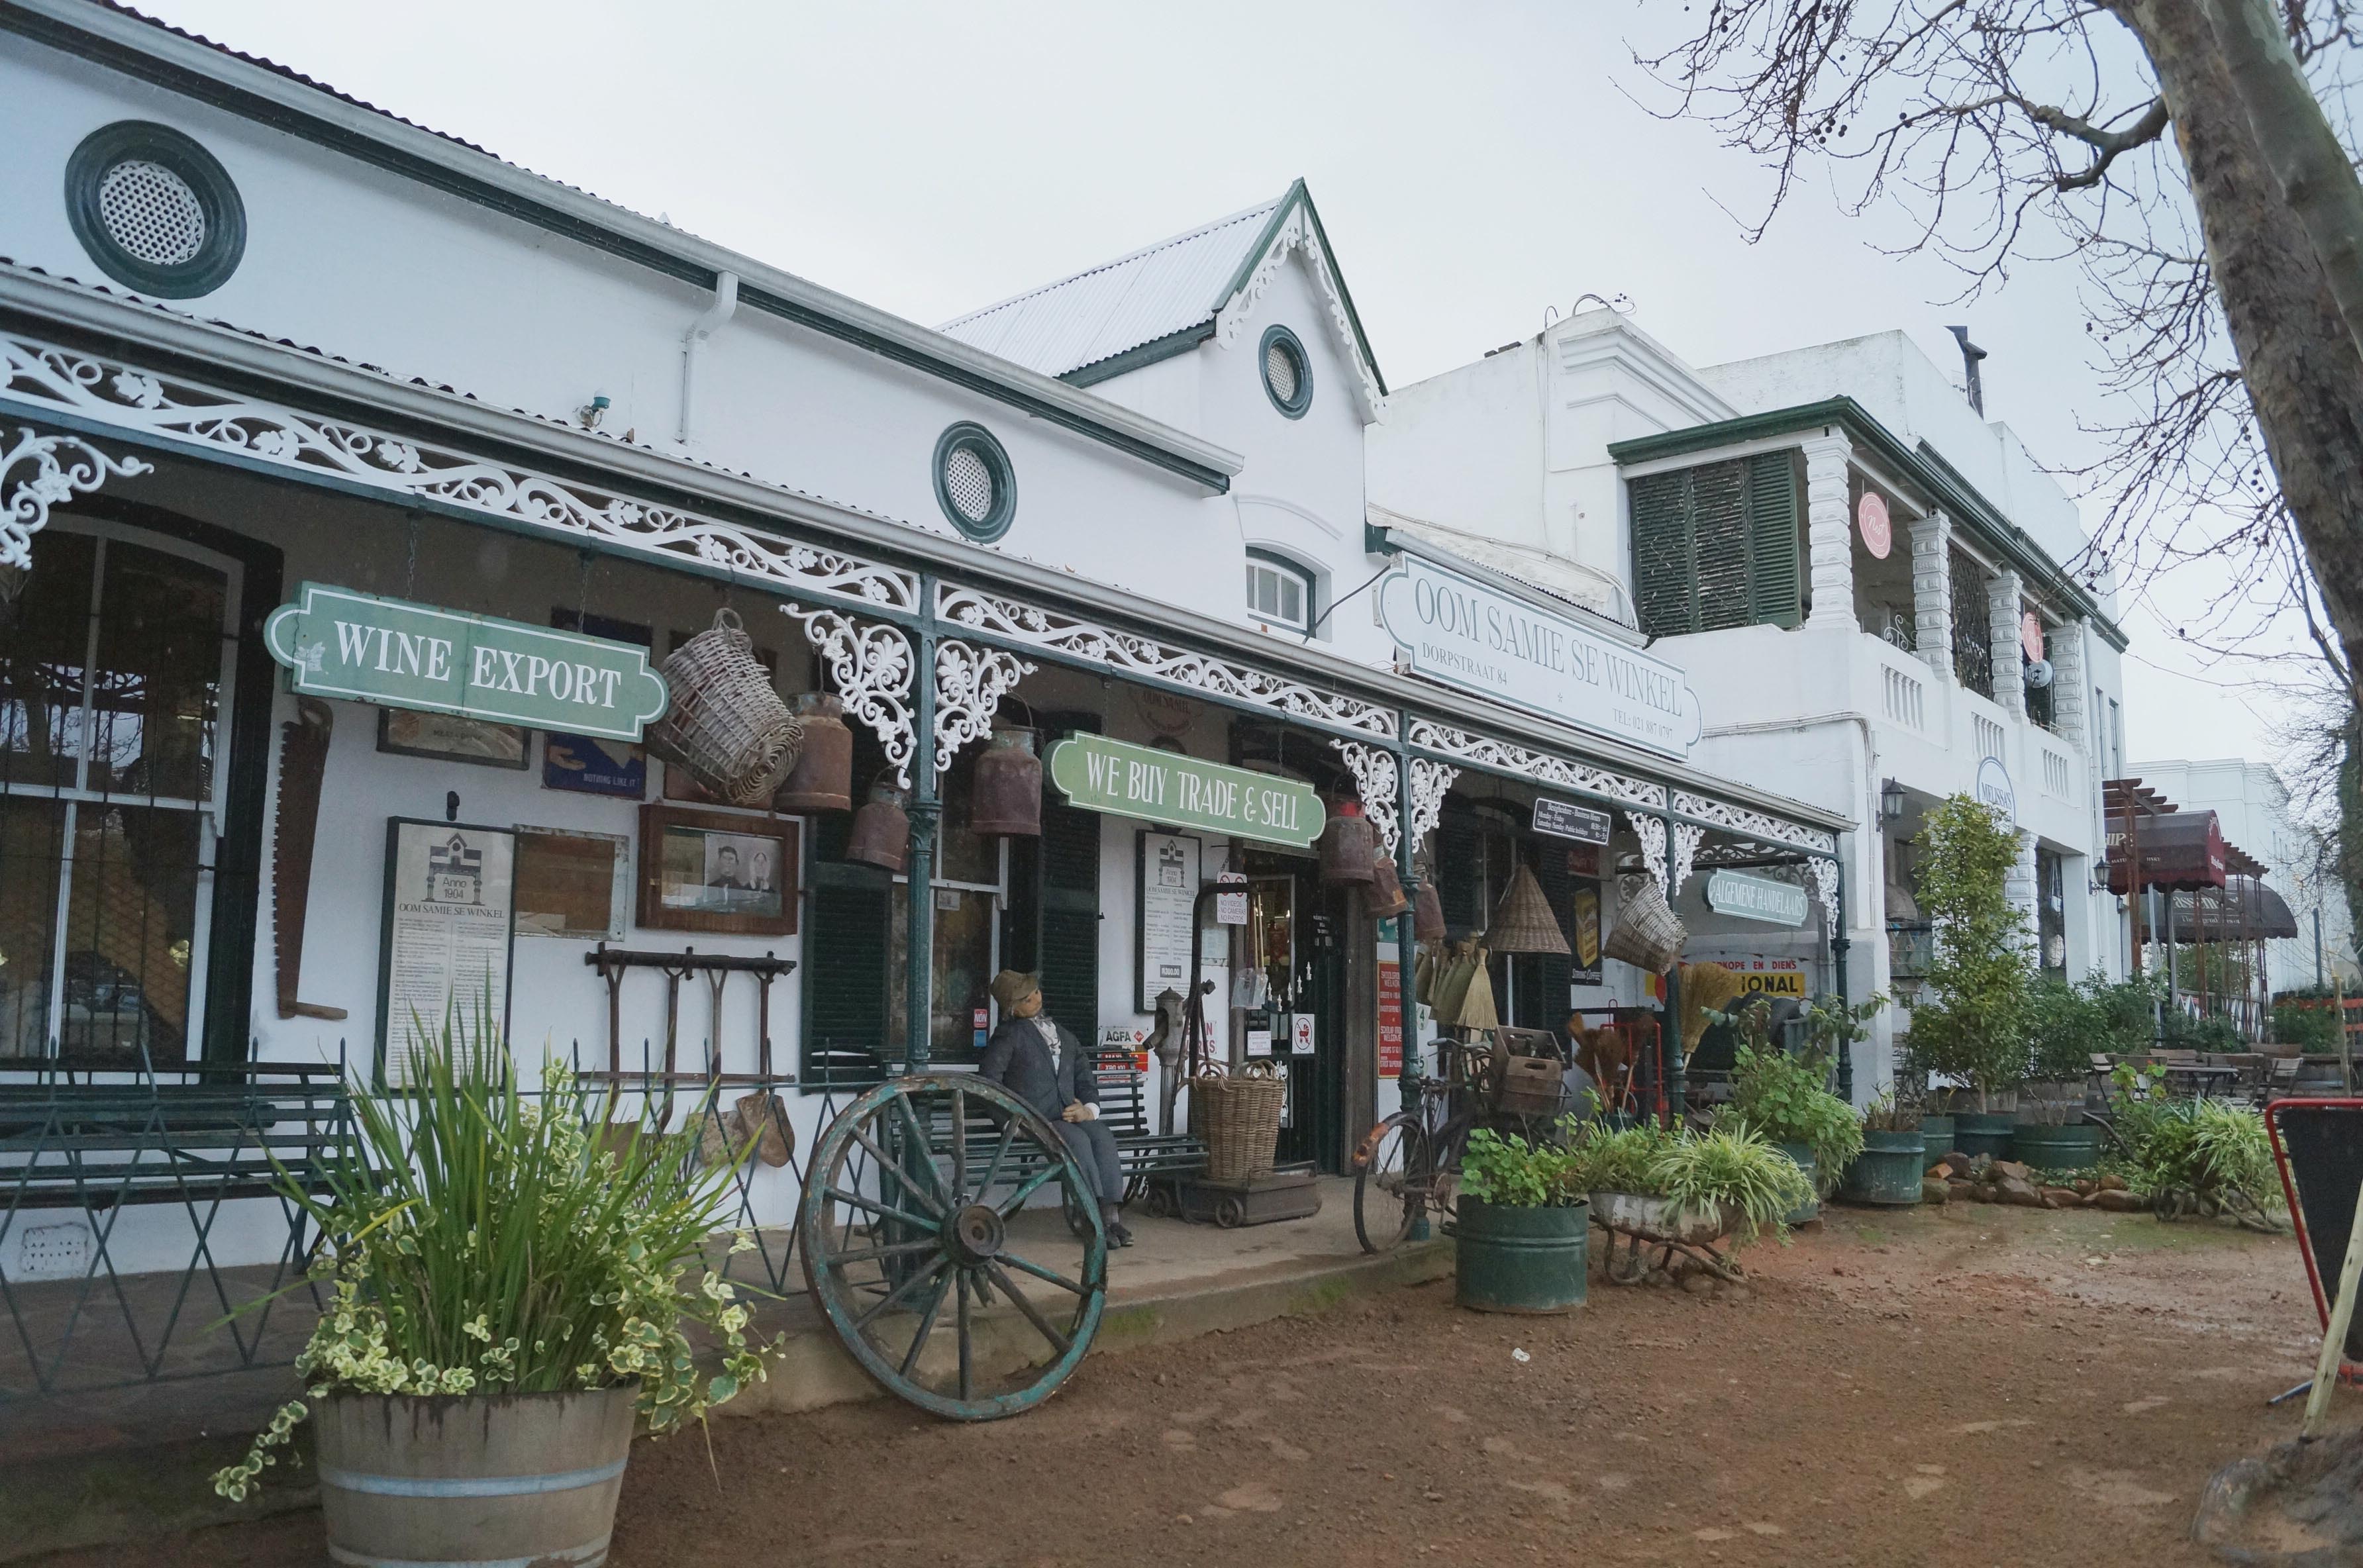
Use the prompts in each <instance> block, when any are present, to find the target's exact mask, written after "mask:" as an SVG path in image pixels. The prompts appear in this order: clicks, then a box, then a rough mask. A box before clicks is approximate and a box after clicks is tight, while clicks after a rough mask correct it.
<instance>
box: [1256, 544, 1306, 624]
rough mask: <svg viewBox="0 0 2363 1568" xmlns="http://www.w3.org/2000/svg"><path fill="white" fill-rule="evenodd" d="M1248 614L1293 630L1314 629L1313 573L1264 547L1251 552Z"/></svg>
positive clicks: (1266, 622)
mask: <svg viewBox="0 0 2363 1568" xmlns="http://www.w3.org/2000/svg"><path fill="white" fill-rule="evenodd" d="M1248 613H1249V614H1251V615H1253V616H1255V617H1256V618H1257V619H1259V620H1260V621H1262V622H1264V623H1265V624H1268V625H1273V626H1285V627H1287V628H1288V629H1289V630H1291V631H1295V632H1310V631H1312V629H1313V574H1312V573H1310V572H1308V571H1306V570H1305V569H1304V568H1303V567H1300V566H1297V565H1295V564H1294V563H1292V562H1291V561H1288V560H1285V559H1283V558H1281V557H1279V556H1275V555H1271V554H1270V553H1268V552H1266V551H1262V550H1249V551H1248Z"/></svg>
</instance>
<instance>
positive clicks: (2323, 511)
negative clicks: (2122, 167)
mask: <svg viewBox="0 0 2363 1568" xmlns="http://www.w3.org/2000/svg"><path fill="white" fill-rule="evenodd" d="M2113 8H2114V9H2115V10H2116V12H2117V14H2118V15H2119V16H2120V17H2122V18H2123V19H2124V22H2125V24H2126V26H2127V27H2129V28H2132V29H2133V31H2134V33H2135V35H2136V37H2137V38H2139V39H2140V40H2141V43H2142V47H2143V48H2144V50H2147V53H2148V55H2149V60H2150V65H2151V68H2152V69H2153V70H2154V71H2155V72H2157V73H2158V87H2159V90H2160V91H2161V92H2162V93H2163V94H2164V95H2165V97H2166V101H2167V105H2168V107H2169V109H2170V110H2171V111H2172V114H2173V121H2174V133H2175V140H2176V142H2177V144H2178V145H2179V146H2180V149H2181V152H2182V161H2183V165H2184V168H2185V169H2186V170H2187V171H2188V172H2189V174H2190V177H2191V199H2192V201H2193V203H2194V204H2195V205H2196V206H2197V208H2198V213H2199V222H2200V227H2201V230H2202V233H2203V235H2204V236H2205V238H2206V244H2207V258H2208V261H2209V264H2210V266H2211V267H2212V269H2213V273H2214V281H2215V287H2216V290H2217V292H2218V293H2219V295H2220V296H2221V298H2222V300H2223V302H2224V321H2225V323H2226V325H2227V326H2229V328H2230V330H2231V335H2232V344H2233V347H2234V348H2235V350H2237V352H2238V354H2239V357H2240V375H2241V380H2242V381H2244V382H2245V383H2246V384H2247V390H2248V401H2249V403H2251V404H2252V405H2253V406H2254V407H2255V409H2256V413H2257V424H2258V428H2259V429H2260V430H2261V431H2262V433H2263V436H2264V441H2265V450H2266V454H2267V455H2268V456H2269V458H2271V460H2272V465H2273V471H2274V473H2275V475H2276V476H2277V477H2278V478H2279V480H2280V488H2281V494H2282V496H2283V497H2284V498H2285V499H2286V500H2287V502H2288V503H2289V509H2290V513H2291V516H2292V517H2294V518H2295V519H2296V522H2297V526H2298V534H2299V536H2300V537H2301V538H2302V540H2303V541H2304V544H2305V551H2306V560H2307V564H2308V565H2309V566H2310V567H2311V568H2312V569H2313V576H2314V580H2315V582H2316V583H2317V584H2318V585H2319V586H2320V588H2321V590H2322V599H2323V604H2324V608H2326V609H2327V610H2328V611H2329V613H2330V620H2331V624H2332V626H2333V628H2334V629H2335V632H2336V634H2337V636H2338V640H2339V642H2340V644H2341V646H2342V651H2343V652H2344V653H2345V654H2346V659H2347V665H2348V668H2356V667H2357V660H2358V659H2363V351H2358V350H2357V347H2356V339H2355V337H2354V336H2353V335H2352V334H2350V333H2349V332H2348V331H2347V329H2346V319H2345V318H2344V317H2343V316H2342V315H2340V314H2339V310H2338V304H2337V302H2336V300H2335V298H2333V296H2332V294H2331V291H2330V286H2329V282H2328V281H2327V279H2326V278H2325V277H2324V271H2323V267H2322V263H2321V261H2320V260H2319V259H2317V257H2316V256H2315V253H2314V249H2313V242H2312V240H2311V239H2310V238H2309V237H2307V234H2306V231H2305V226H2304V225H2303V224H2302V223H2301V222H2300V221H2299V218H2298V216H2297V215H2296V213H2295V212H2293V211H2292V210H2291V206H2290V204H2288V203H2287V202H2286V201H2284V200H2282V199H2281V191H2280V182H2279V181H2278V180H2276V179H2275V178H2274V176H2273V171H2272V169H2271V168H2270V167H2269V165H2268V164H2267V162H2266V160H2265V159H2264V158H2263V156H2262V155H2261V154H2260V153H2259V152H2258V147H2257V141H2256V137H2255V135H2254V133H2253V132H2252V130H2251V129H2250V127H2249V123H2248V116H2247V111H2246V110H2245V109H2244V108H2243V107H2242V105H2241V102H2240V98H2239V95H2238V94H2237V93H2236V92H2235V89H2234V87H2233V84H2232V78H2231V72H2230V71H2229V69H2228V67H2227V65H2226V63H2225V61H2224V55H2223V53H2222V51H2221V50H2220V49H2219V48H2218V46H2217V42H2216V39H2215V33H2214V29H2213V27H2212V26H2211V25H2210V24H2209V21H2208V18H2207V12H2206V10H2205V8H2204V7H2203V6H2198V5H2194V4H2192V3H2191V0H2113Z"/></svg>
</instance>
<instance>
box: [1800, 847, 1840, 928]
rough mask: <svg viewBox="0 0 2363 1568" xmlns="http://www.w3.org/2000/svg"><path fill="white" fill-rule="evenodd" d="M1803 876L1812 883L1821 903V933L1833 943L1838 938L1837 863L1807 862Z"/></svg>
mask: <svg viewBox="0 0 2363 1568" xmlns="http://www.w3.org/2000/svg"><path fill="white" fill-rule="evenodd" d="M1805 875H1806V876H1808V877H1810V878H1813V881H1814V897H1816V898H1818V899H1819V900H1821V901H1822V931H1823V932H1824V933H1825V934H1826V935H1827V936H1828V937H1829V939H1830V940H1831V941H1833V942H1836V940H1837V936H1838V863H1837V862H1836V861H1835V860H1819V859H1815V860H1808V861H1806V862H1805Z"/></svg>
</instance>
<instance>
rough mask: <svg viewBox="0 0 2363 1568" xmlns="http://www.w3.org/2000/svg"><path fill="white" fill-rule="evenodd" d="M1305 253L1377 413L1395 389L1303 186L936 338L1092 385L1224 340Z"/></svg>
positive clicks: (974, 314)
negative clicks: (1218, 337)
mask: <svg viewBox="0 0 2363 1568" xmlns="http://www.w3.org/2000/svg"><path fill="white" fill-rule="evenodd" d="M1296 248H1303V249H1304V251H1305V254H1306V258H1307V259H1308V261H1309V262H1310V263H1311V264H1312V266H1313V269H1314V273H1315V277H1316V279H1318V280H1319V282H1320V284H1321V289H1322V293H1323V295H1324V297H1325V299H1326V302H1327V304H1329V307H1330V315H1331V317H1332V325H1333V326H1335V327H1336V328H1337V333H1338V337H1339V338H1340V343H1339V347H1340V348H1342V349H1343V350H1344V351H1345V352H1346V353H1347V355H1348V357H1349V358H1350V359H1353V360H1355V361H1356V363H1357V365H1358V367H1359V370H1360V371H1361V374H1362V377H1363V379H1364V381H1365V387H1364V393H1365V397H1366V400H1367V401H1368V402H1370V403H1372V404H1373V405H1375V403H1376V402H1377V400H1378V399H1379V398H1381V397H1383V396H1384V395H1385V394H1386V381H1385V379H1384V378H1383V377H1381V375H1380V373H1379V366H1378V360H1377V359H1376V358H1375V357H1374V356H1373V355H1372V354H1371V353H1370V340H1369V338H1368V337H1365V336H1364V335H1363V332H1362V323H1361V318H1360V317H1359V315H1357V314H1356V313H1355V310H1354V302H1353V297H1352V296H1351V295H1350V294H1348V293H1347V292H1346V280H1345V278H1344V277H1343V276H1342V275H1341V274H1340V273H1339V272H1338V271H1337V261H1336V259H1335V258H1334V257H1332V256H1331V255H1330V253H1329V237H1328V236H1327V235H1326V233H1324V232H1323V231H1322V228H1321V215H1320V214H1319V213H1317V212H1315V210H1314V207H1313V197H1312V195H1311V193H1308V192H1307V191H1306V190H1305V188H1304V181H1302V180H1299V181H1297V182H1295V183H1294V184H1292V185H1291V186H1290V187H1289V188H1288V190H1287V192H1286V193H1284V194H1282V195H1281V196H1280V197H1278V198H1276V199H1275V200H1272V201H1269V202H1265V203H1262V204H1259V205H1257V206H1252V207H1249V208H1248V209H1247V210H1246V211H1245V212H1237V213H1233V214H1232V215H1230V216H1228V217H1225V218H1217V219H1215V221H1214V222H1213V223H1210V224H1204V225H1202V226H1199V227H1197V228H1193V229H1190V230H1188V231H1187V232H1185V233H1182V234H1177V235H1175V236H1173V237H1171V238H1170V239H1162V240H1159V241H1158V242H1157V243H1156V244H1154V245H1150V246H1146V247H1144V248H1141V249H1138V250H1136V251H1133V252H1132V253H1131V254H1130V255H1128V256H1119V257H1117V258H1116V259H1115V260H1113V261H1107V262H1104V263H1102V264H1101V265H1099V266H1097V267H1093V268H1090V269H1087V270H1086V271H1081V272H1077V273H1075V274H1074V275H1073V276H1071V277H1067V278H1061V279H1059V281H1058V282H1054V283H1046V284H1044V285H1042V286H1041V287H1040V288H1037V289H1029V290H1027V291H1026V293H1022V294H1018V295H1016V296H1015V297H1014V298H1011V299H1005V300H1003V301H1002V302H1001V303H1000V304H992V305H987V306H985V307H984V308H983V309H982V310H979V311H971V313H969V314H968V315H963V316H960V317H958V318H957V319H955V320H951V321H948V322H946V323H944V324H943V326H940V327H938V328H937V330H938V331H940V332H942V333H943V334H944V335H945V336H946V337H955V338H958V339H959V340H960V341H961V342H963V343H967V344H971V345H972V346H973V347H975V348H982V349H983V350H984V351H985V352H987V353H989V354H995V355H998V356H1000V357H1001V358H1002V359H1012V360H1015V361H1016V362H1017V363H1018V364H1020V365H1023V366H1025V367H1026V369H1027V370H1036V371H1038V372H1040V373H1041V374H1043V375H1046V376H1056V377H1057V378H1059V380H1060V381H1066V382H1069V383H1070V384H1071V385H1074V386H1090V385H1092V384H1093V382H1096V381H1106V380H1107V379H1108V378H1109V377H1111V376H1118V375H1122V374H1123V373H1124V372H1125V371H1126V370H1137V369H1138V368H1139V367H1140V366H1142V365H1146V364H1150V363H1153V362H1155V361H1156V360H1158V359H1164V358H1165V357H1167V356H1168V355H1170V354H1178V353H1182V352H1183V351H1185V350H1187V349H1190V348H1195V347H1196V346H1197V345H1199V344H1201V343H1204V341H1205V340H1206V339H1207V338H1209V337H1214V336H1215V334H1216V333H1217V332H1218V331H1222V330H1223V329H1224V328H1225V327H1226V326H1230V325H1231V324H1232V323H1233V322H1235V321H1236V319H1237V317H1238V316H1239V315H1242V314H1243V313H1244V311H1245V309H1246V307H1247V306H1248V305H1251V304H1254V302H1255V300H1256V299H1257V298H1258V297H1259V296H1260V295H1261V294H1262V293H1263V291H1264V289H1265V287H1266V286H1268V285H1269V284H1270V281H1271V276H1272V274H1273V273H1274V272H1276V271H1278V270H1279V266H1280V263H1281V260H1283V259H1285V258H1286V256H1287V255H1288V253H1289V252H1290V251H1292V250H1293V249H1296ZM1226 337H1227V334H1226Z"/></svg>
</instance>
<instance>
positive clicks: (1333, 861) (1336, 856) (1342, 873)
mask: <svg viewBox="0 0 2363 1568" xmlns="http://www.w3.org/2000/svg"><path fill="white" fill-rule="evenodd" d="M1377 845H1378V834H1376V833H1374V832H1372V831H1371V828H1370V818H1368V817H1366V816H1364V815H1363V814H1362V802H1361V801H1358V800H1356V799H1354V797H1352V796H1351V795H1345V796H1340V797H1339V798H1338V799H1337V800H1336V801H1333V802H1331V804H1330V807H1329V825H1328V826H1327V827H1326V828H1323V829H1322V830H1321V879H1322V880H1323V881H1325V882H1368V881H1369V880H1370V878H1371V876H1372V875H1373V872H1372V870H1371V863H1372V862H1373V861H1375V860H1376V859H1377V858H1378V849H1377ZM1398 891H1400V889H1398Z"/></svg>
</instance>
